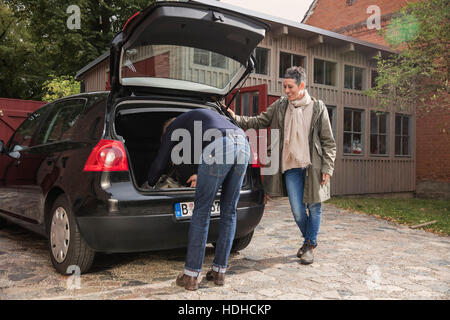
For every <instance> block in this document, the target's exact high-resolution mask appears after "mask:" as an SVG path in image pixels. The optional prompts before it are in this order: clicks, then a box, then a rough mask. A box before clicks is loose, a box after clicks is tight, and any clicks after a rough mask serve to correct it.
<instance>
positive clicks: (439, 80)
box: [368, 0, 450, 108]
mask: <svg viewBox="0 0 450 320" xmlns="http://www.w3.org/2000/svg"><path fill="white" fill-rule="evenodd" d="M449 22H450V6H449V4H448V0H427V1H419V2H414V3H409V4H408V5H406V6H405V7H404V8H403V9H402V10H400V11H399V12H398V14H397V15H396V17H394V18H393V19H392V20H391V23H390V24H389V26H388V27H387V29H386V30H385V31H384V37H385V39H386V41H387V42H388V43H389V44H390V45H391V46H392V47H393V48H395V49H397V50H400V52H399V54H398V55H392V56H390V57H388V58H381V57H379V58H378V74H379V76H378V77H377V81H376V87H375V88H372V89H370V90H368V94H369V96H371V97H374V98H377V99H378V101H379V103H380V104H379V106H380V107H382V108H383V107H386V106H389V105H394V106H397V107H400V108H407V107H409V106H412V105H416V106H419V107H421V106H422V107H424V106H426V107H427V108H432V107H435V106H437V105H440V106H444V107H445V106H446V107H447V108H448V103H449V65H450V55H449V45H450V28H449V27H448V26H449V25H450V24H449Z"/></svg>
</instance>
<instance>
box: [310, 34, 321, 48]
mask: <svg viewBox="0 0 450 320" xmlns="http://www.w3.org/2000/svg"><path fill="white" fill-rule="evenodd" d="M322 43H323V35H321V34H319V35H317V37H314V38H311V39H309V40H308V43H307V46H308V48H312V47H315V46H317V45H319V44H322Z"/></svg>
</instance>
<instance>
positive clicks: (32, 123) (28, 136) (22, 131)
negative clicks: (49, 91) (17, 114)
mask: <svg viewBox="0 0 450 320" xmlns="http://www.w3.org/2000/svg"><path fill="white" fill-rule="evenodd" d="M52 106H53V105H46V106H44V107H42V108H40V109H39V110H36V111H35V112H34V113H32V114H31V115H29V116H28V118H27V119H26V120H25V121H24V122H23V123H22V124H21V125H20V126H19V128H18V129H17V130H16V132H15V133H14V135H13V136H12V138H11V139H10V142H9V147H8V148H12V149H10V150H11V151H20V150H22V149H24V148H27V147H32V146H33V145H35V143H34V142H33V136H34V135H35V133H36V130H37V129H38V126H39V123H40V122H41V120H42V118H43V116H44V115H45V113H47V111H48V110H49V109H50V107H52Z"/></svg>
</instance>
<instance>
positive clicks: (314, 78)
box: [312, 56, 339, 88]
mask: <svg viewBox="0 0 450 320" xmlns="http://www.w3.org/2000/svg"><path fill="white" fill-rule="evenodd" d="M312 60H313V65H312V67H313V72H312V78H313V79H312V83H313V85H315V86H316V85H318V86H325V87H329V88H337V87H338V78H339V76H338V66H339V64H338V62H337V61H333V60H328V59H324V58H321V57H314V56H313V59H312ZM316 60H321V61H323V62H324V72H325V67H326V63H327V62H328V63H332V64H334V66H335V70H334V71H335V76H334V85H329V84H325V83H317V82H316V77H315V72H316V68H315V67H316ZM325 75H326V72H325ZM325 75H324V82H325V80H326V79H325Z"/></svg>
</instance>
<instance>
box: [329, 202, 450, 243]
mask: <svg viewBox="0 0 450 320" xmlns="http://www.w3.org/2000/svg"><path fill="white" fill-rule="evenodd" d="M326 203H327V204H332V205H335V206H337V207H339V208H343V209H346V210H351V211H356V212H362V213H366V214H369V215H373V216H375V217H377V218H382V219H385V220H389V221H393V222H396V223H400V224H406V225H409V226H412V225H417V224H421V223H426V222H430V221H433V220H437V223H435V224H432V225H429V226H426V227H425V228H426V229H427V230H429V231H433V232H435V233H439V234H445V235H450V201H449V200H433V199H417V198H413V199H391V198H360V197H332V198H331V199H330V200H328V201H327V202H326Z"/></svg>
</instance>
